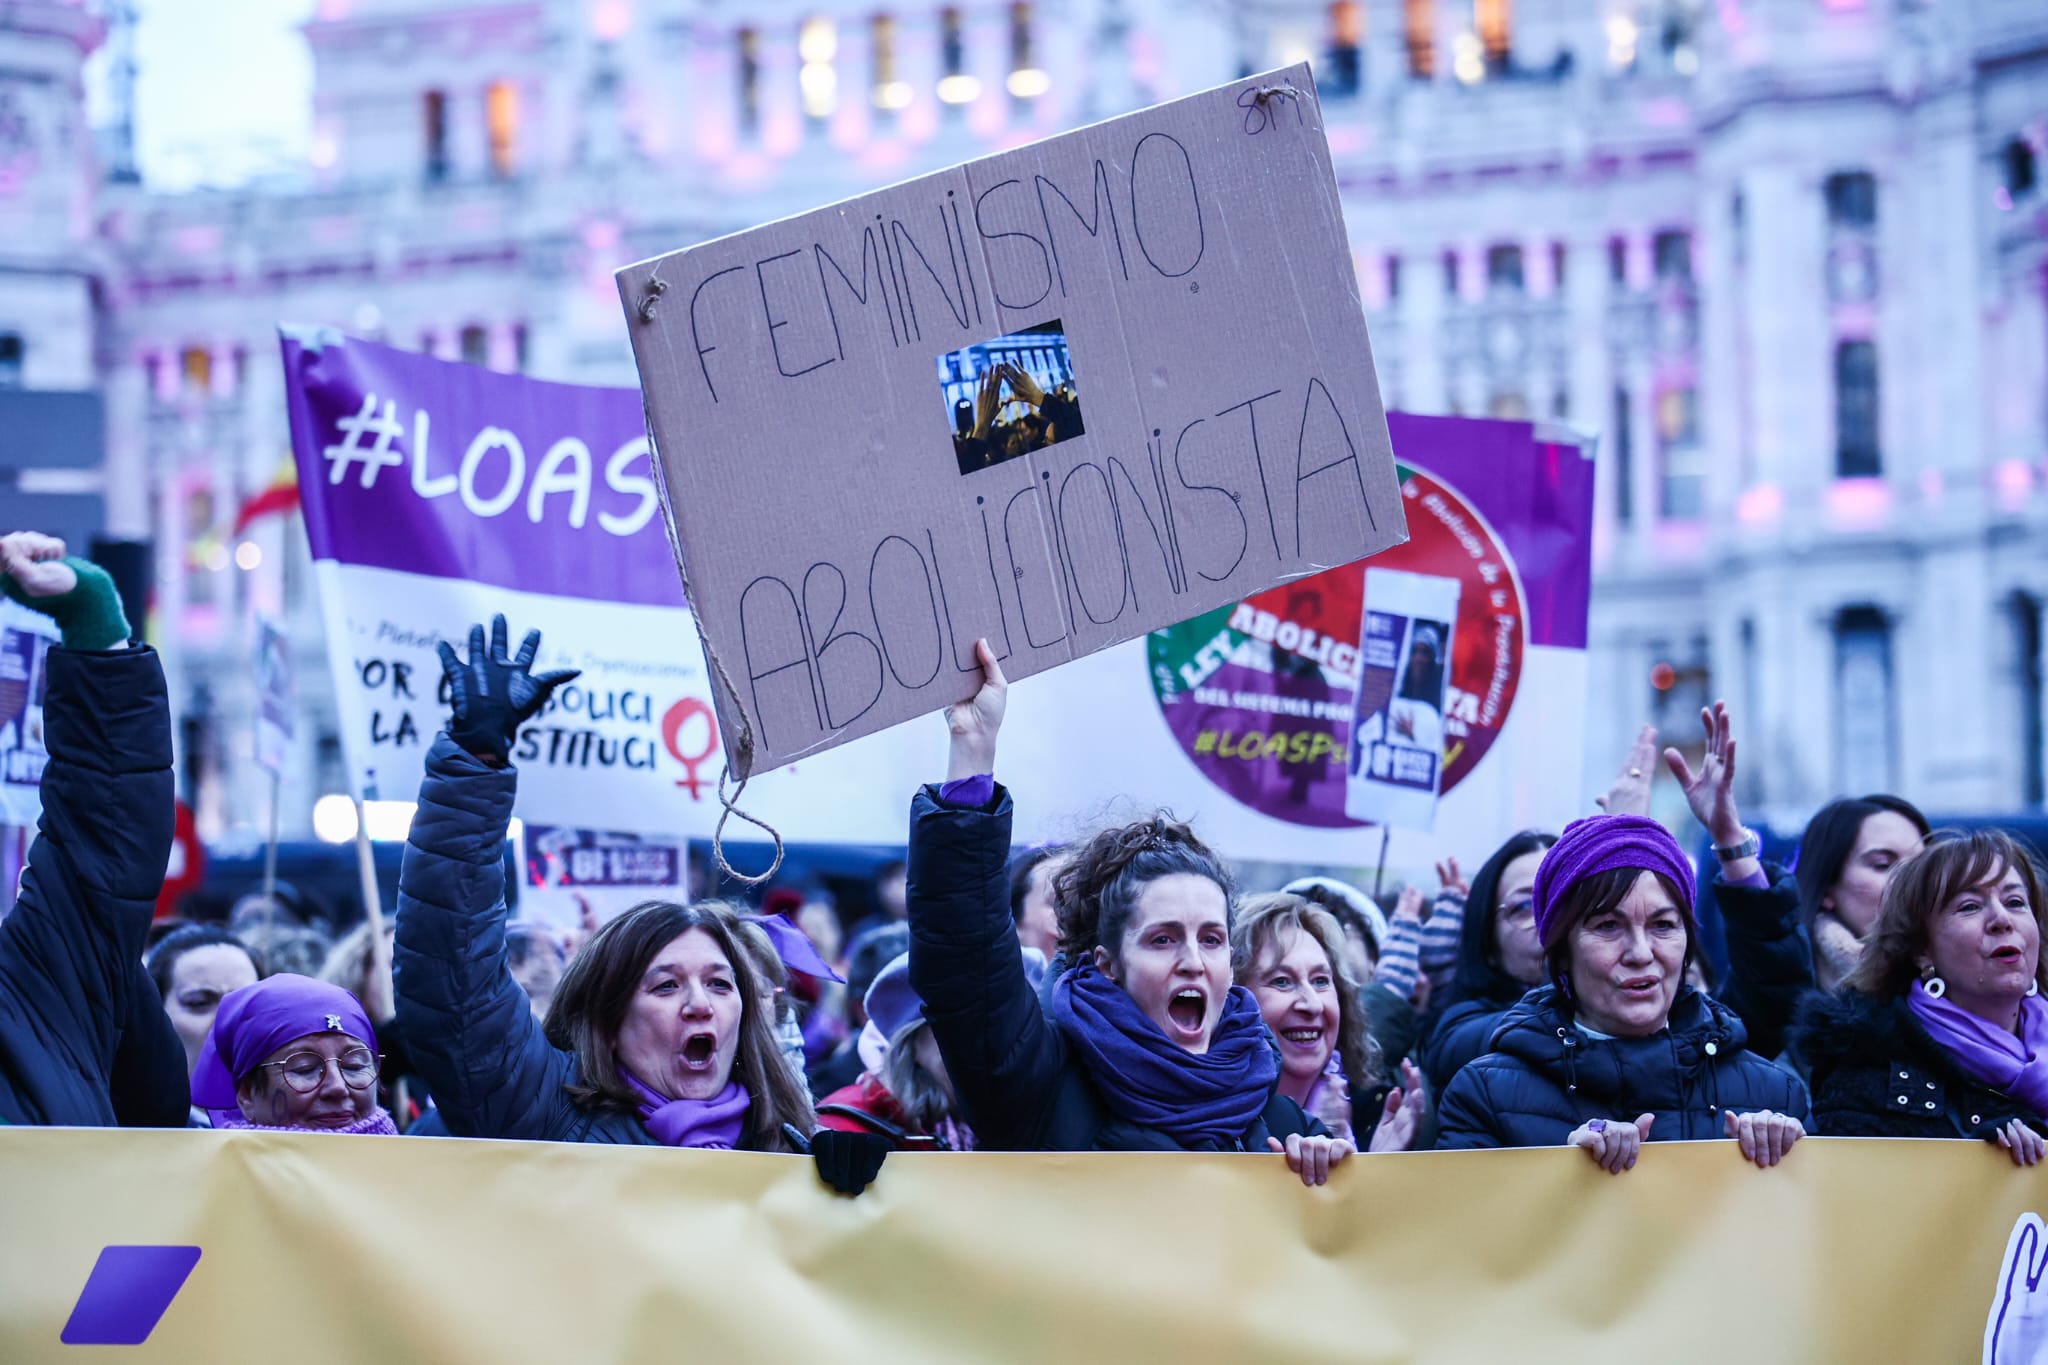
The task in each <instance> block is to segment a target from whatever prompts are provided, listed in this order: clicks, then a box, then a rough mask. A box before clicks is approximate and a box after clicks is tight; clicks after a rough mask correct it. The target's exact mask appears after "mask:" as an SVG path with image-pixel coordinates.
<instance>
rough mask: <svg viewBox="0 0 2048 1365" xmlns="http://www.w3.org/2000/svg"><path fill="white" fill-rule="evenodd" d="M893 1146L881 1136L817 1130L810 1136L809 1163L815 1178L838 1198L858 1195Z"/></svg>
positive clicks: (871, 1178) (879, 1167) (892, 1149)
mask: <svg viewBox="0 0 2048 1365" xmlns="http://www.w3.org/2000/svg"><path fill="white" fill-rule="evenodd" d="M895 1147H896V1144H895V1143H893V1142H891V1141H889V1139H887V1138H885V1137H883V1136H882V1135H881V1134H880V1133H841V1132H838V1131H836V1130H834V1129H831V1128H820V1129H819V1130H818V1131H817V1132H815V1133H813V1134H811V1160H813V1161H815V1162H817V1163H818V1178H819V1179H820V1180H822V1181H824V1182H825V1183H826V1184H827V1185H830V1186H831V1187H832V1188H833V1189H835V1190H837V1191H839V1192H840V1193H841V1194H851V1195H857V1194H859V1193H860V1192H861V1191H862V1190H864V1189H866V1188H867V1187H868V1182H869V1181H871V1180H873V1179H874V1178H875V1174H876V1172H878V1171H880V1170H881V1169H882V1162H883V1161H884V1160H885V1159H887V1157H888V1155H889V1153H890V1152H892V1151H894V1150H895Z"/></svg>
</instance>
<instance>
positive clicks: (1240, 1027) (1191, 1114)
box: [1052, 962, 1280, 1148]
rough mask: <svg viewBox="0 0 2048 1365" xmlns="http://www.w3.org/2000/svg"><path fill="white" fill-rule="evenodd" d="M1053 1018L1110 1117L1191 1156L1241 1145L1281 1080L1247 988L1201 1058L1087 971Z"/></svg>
mask: <svg viewBox="0 0 2048 1365" xmlns="http://www.w3.org/2000/svg"><path fill="white" fill-rule="evenodd" d="M1052 1017H1053V1020H1054V1022H1055V1023H1057V1024H1058V1025H1059V1029H1060V1032H1062V1033H1064V1034H1065V1035H1066V1037H1067V1042H1068V1043H1069V1044H1071V1045H1072V1046H1073V1049H1074V1052H1075V1055H1076V1056H1078V1057H1079V1058H1080V1059H1081V1062H1082V1064H1083V1065H1084V1066H1086V1067H1087V1068H1088V1075H1089V1079H1091V1080H1093V1081H1094V1082H1095V1088H1096V1090H1097V1091H1098V1092H1100V1093H1101V1095H1102V1098H1103V1100H1104V1101H1105V1102H1106V1103H1107V1104H1108V1105H1109V1107H1110V1108H1111V1109H1113V1110H1114V1111H1116V1113H1118V1114H1119V1115H1121V1116H1122V1117H1123V1118H1125V1119H1127V1120H1129V1121H1130V1122H1132V1123H1135V1124H1138V1125H1139V1126H1140V1127H1144V1128H1156V1129H1158V1130H1159V1131H1160V1132H1162V1133H1165V1134H1166V1135H1167V1136H1168V1137H1170V1138H1172V1139H1173V1140H1174V1141H1175V1142H1177V1143H1179V1144H1180V1145H1181V1146H1183V1147H1193V1148H1205V1147H1229V1146H1231V1145H1232V1144H1234V1143H1237V1142H1240V1141H1242V1140H1243V1139H1244V1135H1245V1134H1246V1133H1247V1132H1249V1131H1251V1126H1252V1124H1254V1123H1256V1122H1257V1121H1258V1118H1259V1115H1260V1114H1261V1113H1263V1112H1265V1108H1266V1104H1267V1102H1268V1101H1270V1100H1271V1099H1272V1098H1273V1087H1274V1085H1275V1084H1276V1083H1277V1082H1278V1081H1279V1079H1280V1062H1279V1059H1278V1058H1276V1057H1275V1056H1274V1055H1273V1044H1272V1043H1271V1041H1269V1039H1268V1037H1267V1034H1266V1021H1265V1020H1264V1019H1263V1018H1262V1017H1261V1016H1260V1014H1259V1004H1258V1001H1256V1000H1254V999H1253V998H1252V993H1251V992H1250V991H1248V990H1246V989H1245V988H1244V987H1242V986H1232V987H1231V988H1230V993H1229V994H1228V995H1227V996H1225V997H1224V1003H1223V1017H1222V1018H1221V1019H1219V1020H1217V1021H1216V1033H1215V1036H1214V1037H1212V1038H1211V1039H1210V1040H1209V1050H1208V1051H1207V1052H1205V1053H1201V1054H1200V1055H1197V1054H1195V1053H1192V1052H1189V1051H1187V1050H1186V1049H1185V1048H1183V1047H1181V1046H1180V1045H1179V1044H1177V1043H1175V1042H1174V1041H1173V1040H1172V1039H1171V1038H1168V1037H1167V1036H1166V1035H1165V1034H1164V1033H1163V1032H1161V1031H1160V1028H1159V1025H1157V1024H1155V1023H1153V1022H1152V1020H1151V1018H1150V1016H1148V1015H1147V1014H1146V1013H1145V1011H1143V1010H1141V1009H1139V1008H1138V1002H1137V1001H1135V1000H1133V999H1131V996H1130V992H1128V991H1126V990H1125V989H1124V988H1123V987H1122V986H1119V985H1117V984H1116V982H1114V981H1112V980H1110V979H1109V978H1108V977H1106V976H1104V975H1103V974H1102V973H1100V972H1098V971H1096V970H1095V968H1094V966H1093V965H1091V964H1089V963H1085V962H1084V963H1083V964H1081V965H1080V966H1078V967H1076V968H1074V969H1073V970H1072V971H1069V972H1068V973H1067V974H1066V975H1065V976H1063V977H1061V978H1060V979H1059V983H1058V984H1057V985H1055V986H1054V987H1053V995H1052Z"/></svg>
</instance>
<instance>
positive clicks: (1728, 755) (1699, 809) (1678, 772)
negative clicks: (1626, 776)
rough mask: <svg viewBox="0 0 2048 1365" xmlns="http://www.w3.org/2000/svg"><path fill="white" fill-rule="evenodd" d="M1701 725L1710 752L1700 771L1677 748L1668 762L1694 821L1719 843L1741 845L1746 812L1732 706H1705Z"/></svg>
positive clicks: (1667, 757) (1666, 753)
mask: <svg viewBox="0 0 2048 1365" xmlns="http://www.w3.org/2000/svg"><path fill="white" fill-rule="evenodd" d="M1700 724H1701V725H1703V726H1705V727H1706V731H1707V741H1706V743H1707V752H1706V757H1705V758H1703V759H1702V760H1701V761H1700V770H1699V771H1698V772H1694V771H1693V770H1692V765H1691V764H1689V763H1687V762H1686V761H1685V755H1684V754H1681V753H1680V752H1678V750H1676V749H1666V750H1665V751H1664V763H1665V766H1666V767H1668V768H1670V769H1671V775H1672V776H1673V777H1675V778H1677V779H1678V785H1679V786H1681V787H1683V788H1684V789H1685V800H1686V803H1687V804H1688V805H1690V806H1691V807H1692V813H1693V818H1695V819H1697V820H1698V821H1699V822H1700V823H1701V824H1702V825H1705V826H1706V827H1707V833H1708V834H1710V835H1712V836H1713V839H1714V842H1715V844H1717V845H1722V846H1726V845H1730V844H1739V843H1741V842H1742V840H1743V837H1744V835H1743V829H1742V812H1741V811H1739V810H1737V809H1736V806H1735V727H1734V726H1733V725H1731V724H1730V723H1729V721H1728V703H1727V702H1724V701H1717V702H1715V703H1714V704H1713V705H1712V706H1709V707H1703V708H1702V709H1701V711H1700Z"/></svg>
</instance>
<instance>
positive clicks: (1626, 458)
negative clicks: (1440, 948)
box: [1614, 385, 1636, 526]
mask: <svg viewBox="0 0 2048 1365" xmlns="http://www.w3.org/2000/svg"><path fill="white" fill-rule="evenodd" d="M1631 406H1632V404H1631V400H1630V397H1629V392H1628V390H1627V389H1626V388H1624V387H1621V386H1619V385H1617V386H1616V387H1615V390H1614V520H1615V521H1616V522H1617V523H1618V524H1620V525H1622V526H1626V525H1628V524H1629V522H1630V521H1631V520H1632V519H1633V512H1634V508H1635V502H1636V474H1635V441H1634V433H1633V432H1632V431H1631V430H1630V427H1629V414H1630V408H1631Z"/></svg>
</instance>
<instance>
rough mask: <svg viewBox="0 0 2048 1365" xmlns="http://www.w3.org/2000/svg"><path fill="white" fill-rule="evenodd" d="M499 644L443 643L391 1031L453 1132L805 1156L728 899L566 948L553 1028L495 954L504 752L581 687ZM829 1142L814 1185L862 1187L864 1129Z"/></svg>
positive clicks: (405, 876)
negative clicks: (447, 699) (446, 715)
mask: <svg viewBox="0 0 2048 1365" xmlns="http://www.w3.org/2000/svg"><path fill="white" fill-rule="evenodd" d="M492 634H493V639H492V645H491V649H490V650H489V652H488V653H486V651H485V649H484V641H483V627H482V626H478V627H476V628H475V629H473V630H472V631H471V632H470V658H469V661H468V662H467V663H464V662H462V661H461V660H459V659H458V658H457V657H456V655H455V652H454V651H453V650H452V649H450V648H449V647H448V646H447V645H446V644H443V645H442V646H441V662H442V667H443V668H444V669H445V670H446V672H447V675H448V681H449V685H450V692H451V696H452V698H453V706H454V715H453V718H452V719H451V721H450V723H449V726H448V728H447V729H446V730H444V731H443V732H442V733H441V734H440V735H439V736H438V737H437V738H436V739H435V741H434V744H433V747H432V749H430V750H429V751H428V754H427V773H426V779H425V781H424V782H423V783H422V784H421V787H420V802H419V811H418V813H417V814H416V815H415V816H414V817H413V823H412V832H411V834H410V836H409V837H408V838H407V840H406V848H405V861H404V864H403V866H402V869H401V871H400V873H399V881H398V942H397V963H396V967H397V971H396V976H397V990H398V1019H399V1023H400V1025H401V1026H402V1027H403V1028H404V1029H405V1032H406V1036H407V1038H408V1040H409V1041H410V1043H411V1046H412V1050H413V1060H414V1062H415V1064H416V1065H417V1066H418V1067H419V1070H420V1072H421V1074H422V1075H424V1076H425V1077H426V1079H427V1083H428V1085H429V1086H430V1087H431V1089H432V1092H433V1095H434V1099H435V1102H436V1104H437V1105H438V1106H439V1108H440V1112H441V1116H442V1119H443V1120H444V1121H445V1123H446V1125H447V1128H448V1131H449V1132H451V1133H453V1134H455V1135H456V1136H458V1137H497V1138H530V1139H541V1140H545V1141H554V1142H625V1143H653V1144H661V1145H666V1146H671V1147H724V1148H741V1149H745V1150H749V1151H770V1152H776V1151H794V1150H799V1148H798V1145H797V1139H801V1138H802V1137H803V1136H804V1135H805V1134H808V1133H810V1132H811V1130H812V1128H813V1127H814V1126H815V1123H814V1118H813V1115H812V1112H811V1103H810V1097H809V1095H808V1093H807V1092H806V1091H805V1089H804V1087H803V1085H802V1083H801V1082H800V1080H799V1079H798V1077H797V1076H796V1074H795V1073H794V1071H793V1070H792V1069H791V1067H790V1066H789V1063H788V1062H787V1061H786V1060H785V1059H784V1057H783V1056H782V1053H781V1051H780V1050H779V1048H778V1046H777V1042H776V1036H775V1021H774V1019H773V1017H772V1015H771V1012H770V1010H769V1009H768V1008H767V1007H766V1006H765V1005H764V999H765V998H766V994H767V993H766V992H764V991H763V989H762V986H761V982H760V981H759V980H758V969H757V967H756V966H755V964H754V960H753V957H752V955H751V954H750V953H749V951H748V950H747V948H746V946H745V945H744V944H743V943H742V942H741V940H740V937H739V931H738V929H737V919H736V916H735V915H734V914H733V912H732V911H731V910H729V909H727V908H726V907H724V906H722V905H717V904H705V905H677V904H673V903H671V902H666V901H650V902H647V903H646V904H643V905H638V906H635V907H634V908H633V909H631V910H629V911H627V912H626V913H625V914H623V915H621V916H619V917H618V918H617V919H615V920H613V921H611V922H610V923H609V924H607V925H605V926H604V927H603V928H602V929H600V930H598V931H597V933H596V934H595V935H594V936H593V937H592V938H591V940H590V941H589V942H588V943H587V944H585V945H584V946H583V949H582V951H581V952H579V953H578V954H577V955H576V959H575V961H574V962H572V963H571V964H570V965H569V970H568V971H567V972H566V973H565V974H564V975H563V977H562V981H561V984H560V985H559V986H558V987H557V988H556V990H555V998H554V1001H553V1003H552V1004H551V1005H550V1006H549V1009H548V1016H547V1020H546V1023H545V1026H543V1025H542V1023H540V1022H539V1021H537V1020H535V1019H534V1017H533V1013H532V1011H531V1010H530V1009H529V1008H528V1006H527V1000H526V995H525V993H524V992H523V991H521V990H520V988H519V983H518V982H517V981H515V980H514V979H513V977H512V970H511V967H510V965H509V963H508V962H507V954H506V945H505V889H504V880H505V877H504V858H503V849H504V846H505V829H506V825H507V823H508V822H509V821H510V819H511V816H512V798H513V792H514V789H515V787H516V786H517V781H518V775H517V773H516V772H515V771H514V769H513V768H512V766H511V764H510V762H509V760H508V752H509V750H510V746H511V741H512V737H513V736H514V734H515V733H516V732H517V729H518V726H519V725H520V724H521V723H522V722H523V721H525V720H526V719H527V718H528V717H530V716H532V715H533V714H534V713H536V712H538V711H539V710H540V708H541V706H542V705H543V703H545V701H546V700H547V696H548V693H549V692H550V691H552V690H553V689H554V688H555V687H557V686H559V685H560V684H562V683H563V682H566V681H568V679H569V678H571V677H574V676H575V674H574V673H563V672H556V673H546V674H542V675H540V676H539V677H535V676H533V674H532V673H531V671H530V670H531V666H532V664H533V660H534V656H535V655H536V654H537V653H538V651H539V648H540V632H538V631H532V632H529V633H528V634H527V637H526V641H525V643H524V644H523V645H522V646H521V647H520V650H519V653H518V656H517V657H516V658H510V659H508V658H507V657H506V653H505V618H504V617H502V616H500V617H498V618H497V620H496V621H495V622H494V623H493V627H492ZM792 1128H793V1129H794V1130H795V1136H794V1137H792V1135H791V1133H790V1132H789V1131H788V1130H790V1129H792ZM821 1136H822V1140H821V1141H814V1142H813V1143H812V1144H811V1145H812V1146H813V1147H814V1148H815V1149H816V1150H815V1152H814V1154H815V1155H816V1156H817V1158H818V1163H819V1170H820V1172H821V1173H822V1174H824V1175H825V1176H826V1179H827V1180H828V1181H830V1182H832V1183H834V1185H835V1187H837V1188H842V1189H846V1192H848V1193H858V1187H864V1186H865V1185H866V1183H867V1180H868V1179H870V1178H872V1176H873V1174H874V1168H875V1167H877V1166H879V1164H880V1155H879V1154H876V1153H874V1152H873V1151H872V1150H871V1146H872V1144H870V1143H869V1141H868V1140H867V1139H865V1138H863V1137H862V1136H859V1135H854V1134H831V1135H821ZM886 1151H887V1146H886V1144H882V1145H881V1147H880V1152H881V1153H883V1154H885V1153H886ZM870 1158H871V1159H870ZM849 1163H850V1164H849ZM862 1171H864V1172H865V1173H864V1174H862V1173H861V1172H862ZM848 1184H851V1185H853V1186H855V1188H850V1189H849V1188H847V1185H848Z"/></svg>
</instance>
